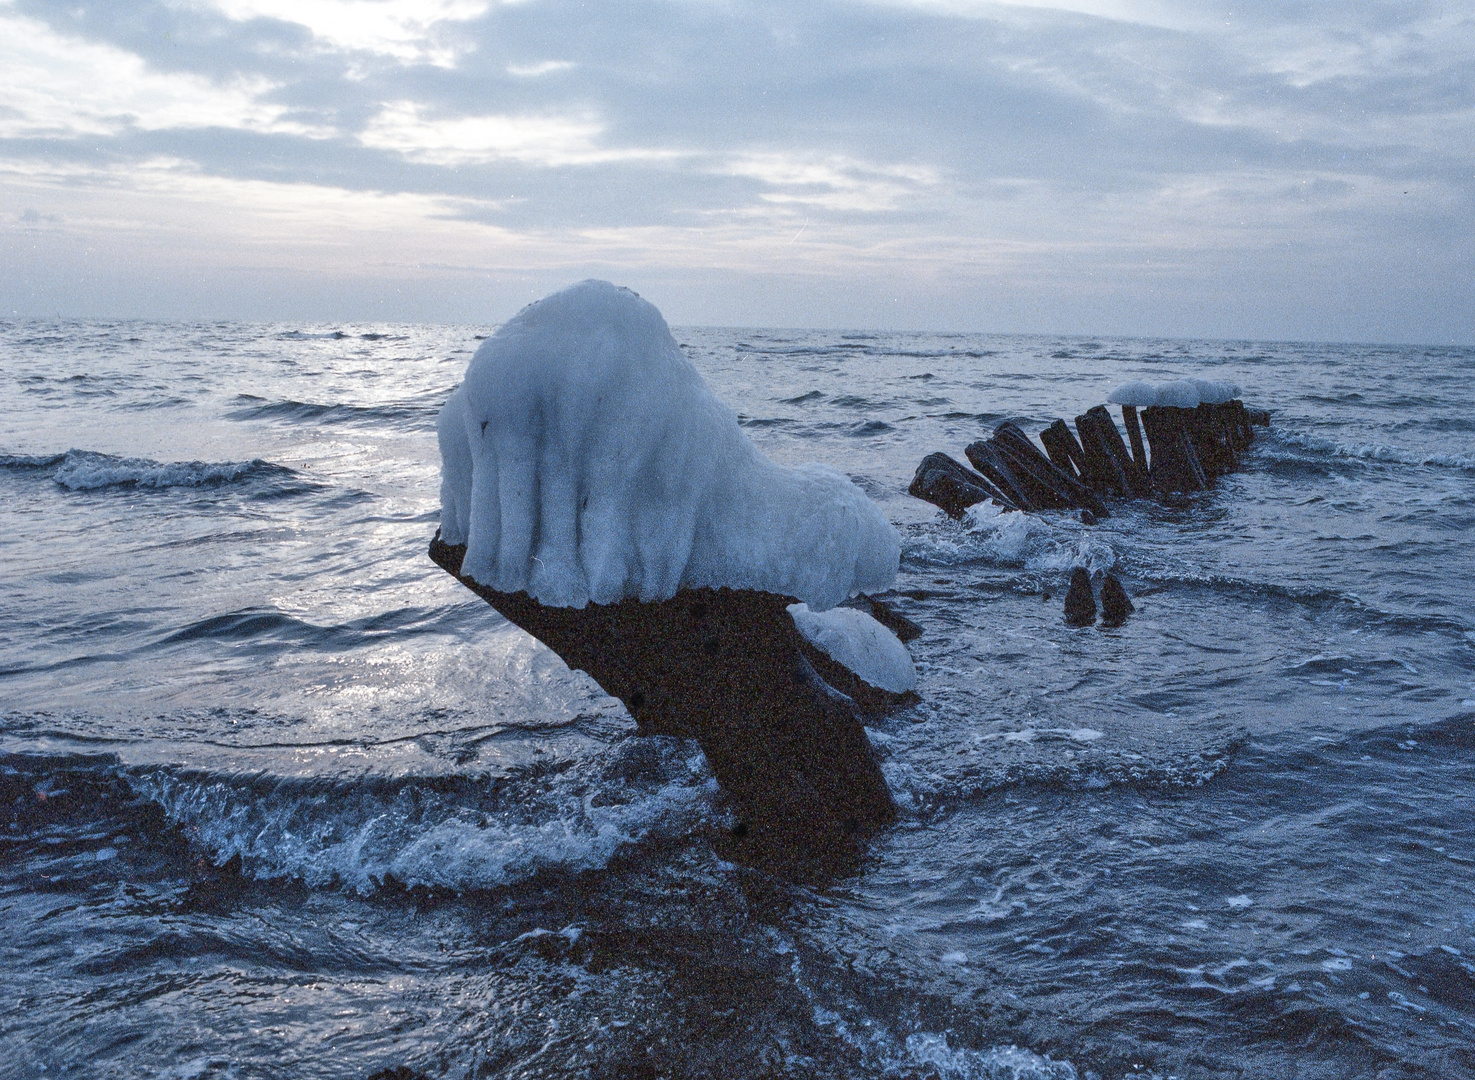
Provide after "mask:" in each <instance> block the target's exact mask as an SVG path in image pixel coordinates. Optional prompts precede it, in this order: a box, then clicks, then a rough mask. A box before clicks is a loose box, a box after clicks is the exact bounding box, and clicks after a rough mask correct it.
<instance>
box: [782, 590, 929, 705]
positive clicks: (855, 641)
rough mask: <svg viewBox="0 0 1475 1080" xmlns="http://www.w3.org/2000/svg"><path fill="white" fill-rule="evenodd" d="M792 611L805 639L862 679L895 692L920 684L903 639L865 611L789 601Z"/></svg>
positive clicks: (910, 688)
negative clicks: (812, 606) (818, 607)
mask: <svg viewBox="0 0 1475 1080" xmlns="http://www.w3.org/2000/svg"><path fill="white" fill-rule="evenodd" d="M789 614H790V615H792V616H793V617H794V625H795V626H796V627H798V628H799V633H800V634H801V635H803V637H804V640H805V641H808V642H809V643H810V644H811V645H813V646H814V647H815V648H817V649H819V650H820V651H822V652H824V653H825V654H826V655H827V656H829V657H830V658H831V659H833V660H834V661H836V662H837V663H840V664H843V665H845V666H846V667H847V668H849V669H850V670H851V671H853V672H855V674H856V675H858V676H860V678H861V679H863V680H864V681H866V682H868V683H870V684H871V685H872V686H879V687H880V688H881V689H882V690H889V691H891V693H893V694H904V693H906V692H907V691H908V690H915V689H916V688H917V668H916V666H915V665H914V664H913V663H912V657H911V654H910V653H909V652H907V647H906V646H905V645H903V644H902V643H901V640H900V639H899V638H898V637H897V636H896V635H895V634H893V633H892V632H891V631H890V630H888V629H886V627H884V626H882V625H881V624H880V623H879V622H877V621H876V620H875V619H873V618H871V617H870V616H869V615H867V614H866V613H865V612H863V611H856V610H855V609H854V608H831V609H830V610H829V611H813V610H811V609H810V607H809V605H808V604H802V603H801V604H790V605H789Z"/></svg>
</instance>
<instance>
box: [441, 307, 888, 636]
mask: <svg viewBox="0 0 1475 1080" xmlns="http://www.w3.org/2000/svg"><path fill="white" fill-rule="evenodd" d="M440 449H441V458H442V480H441V535H442V538H443V540H444V541H445V542H446V543H447V544H452V545H463V544H464V545H465V548H466V555H465V559H464V561H463V563H462V570H461V572H462V574H464V575H465V576H467V577H470V578H472V579H474V580H475V581H477V582H479V583H481V584H483V585H485V586H487V587H489V588H491V589H494V590H497V591H499V592H504V593H512V592H520V591H525V592H527V593H528V594H529V595H531V596H532V597H533V598H534V599H536V600H538V601H539V602H540V603H542V604H545V605H549V606H554V607H575V608H580V607H583V606H584V605H585V604H587V603H591V602H592V603H596V604H610V603H615V602H617V601H620V600H622V599H625V598H638V599H641V600H665V599H668V598H670V597H672V596H674V595H675V594H676V592H677V590H679V589H683V588H700V587H721V586H728V587H731V588H737V589H753V590H759V591H764V592H769V593H776V594H779V595H782V596H792V597H795V598H797V599H799V600H801V601H804V602H806V603H808V605H809V606H810V607H811V608H813V609H815V610H824V609H826V608H830V607H833V606H834V605H836V604H838V603H839V602H841V601H842V600H844V599H845V598H846V597H848V596H851V595H854V594H855V593H857V592H861V591H875V590H883V589H886V588H888V587H889V586H890V585H891V583H892V581H893V580H894V578H895V575H896V570H897V563H898V559H899V556H900V542H899V539H898V537H897V534H896V530H895V529H894V528H893V527H892V526H891V524H890V523H889V522H888V521H887V520H886V518H885V517H884V516H883V515H882V513H881V511H880V509H879V508H878V507H877V506H876V505H875V504H874V503H872V502H871V500H870V499H868V498H867V497H866V496H865V495H864V494H863V493H862V492H861V491H860V489H859V488H857V487H856V486H855V485H854V484H853V483H851V481H850V480H849V479H848V478H847V477H845V476H844V475H843V474H841V473H839V472H837V471H836V470H834V469H831V468H828V467H826V466H822V465H799V466H783V465H777V464H775V463H773V462H771V461H769V460H768V459H767V458H765V457H764V456H763V455H762V454H761V453H760V452H759V451H758V448H757V447H756V446H754V445H753V443H752V442H751V440H749V439H748V437H747V435H746V434H745V433H744V432H743V430H742V429H741V428H740V427H739V426H738V422H737V416H736V414H734V413H733V411H732V410H731V409H729V408H728V407H727V406H725V405H723V404H722V403H721V402H720V401H718V400H717V398H716V397H715V396H714V395H713V394H712V392H711V391H710V390H709V389H708V388H707V385H706V383H705V382H704V381H703V380H702V377H701V375H700V374H699V373H698V372H697V370H696V368H695V367H694V366H693V365H692V363H691V361H690V360H688V359H687V357H686V356H685V354H683V353H682V351H681V349H680V348H679V347H678V346H677V344H676V342H675V340H674V339H673V338H672V337H671V333H670V330H669V329H668V328H667V326H666V322H665V320H664V319H663V318H662V317H661V314H660V312H659V311H657V310H656V309H655V307H654V306H653V305H651V304H650V303H648V302H646V301H644V300H642V299H640V297H638V296H636V295H635V294H634V293H633V292H630V291H629V290H628V289H622V288H618V287H616V286H614V285H611V284H609V283H608V282H604V281H584V282H581V283H580V284H578V285H574V286H572V287H570V288H567V289H564V290H563V291H562V292H558V293H554V294H553V295H552V296H549V297H546V298H544V299H543V300H540V301H538V302H537V303H534V304H530V305H529V306H528V307H526V308H524V309H523V310H522V311H521V312H519V313H518V314H517V315H516V316H515V317H514V318H513V319H511V320H510V321H508V322H507V323H506V324H505V325H504V326H502V328H501V329H499V330H498V331H497V332H496V333H495V334H494V335H493V336H491V337H490V338H488V339H487V340H486V341H485V342H484V343H483V344H482V346H481V347H480V348H479V349H478V350H477V351H476V355H475V356H473V357H472V360H471V365H470V367H469V368H468V370H467V372H466V379H465V382H464V383H463V384H462V386H461V387H460V389H458V390H457V391H456V392H455V393H454V394H453V395H452V396H451V399H450V400H449V401H448V402H447V403H446V406H445V408H444V410H443V411H442V412H441V417H440Z"/></svg>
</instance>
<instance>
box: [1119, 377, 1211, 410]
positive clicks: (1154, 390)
mask: <svg viewBox="0 0 1475 1080" xmlns="http://www.w3.org/2000/svg"><path fill="white" fill-rule="evenodd" d="M1239 393H1240V389H1239V387H1238V386H1235V385H1234V384H1233V383H1221V382H1212V381H1210V380H1208V379H1175V380H1174V381H1172V382H1166V383H1159V384H1158V385H1156V386H1154V385H1153V384H1152V383H1149V382H1140V381H1139V382H1129V383H1125V384H1124V385H1122V386H1118V387H1117V388H1116V389H1115V390H1113V391H1112V392H1111V396H1110V397H1109V398H1107V399H1106V400H1107V401H1109V402H1111V403H1112V404H1113V405H1133V406H1136V407H1137V408H1139V409H1145V408H1151V407H1152V406H1154V405H1166V406H1174V407H1177V408H1180V409H1191V408H1193V407H1194V406H1196V405H1200V404H1205V405H1222V404H1224V402H1226V401H1233V400H1234V399H1235V398H1237V397H1239Z"/></svg>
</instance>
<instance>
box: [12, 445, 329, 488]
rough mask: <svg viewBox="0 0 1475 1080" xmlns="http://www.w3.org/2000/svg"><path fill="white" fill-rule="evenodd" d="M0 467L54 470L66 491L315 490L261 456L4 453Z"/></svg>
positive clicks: (90, 452) (295, 472)
mask: <svg viewBox="0 0 1475 1080" xmlns="http://www.w3.org/2000/svg"><path fill="white" fill-rule="evenodd" d="M0 469H3V470H5V471H8V472H15V473H21V474H25V473H30V472H44V471H47V470H50V471H51V478H52V480H54V481H55V482H56V483H57V485H59V486H60V487H63V488H65V489H66V490H68V491H101V490H104V489H106V488H128V489H142V490H154V491H159V490H163V489H165V488H202V487H204V488H213V487H223V486H226V485H234V484H244V485H250V486H253V487H255V488H256V489H257V490H256V494H257V495H258V496H261V497H269V498H270V497H281V496H285V495H295V494H300V493H302V492H306V491H311V490H315V489H316V488H317V487H318V485H317V484H314V483H312V482H311V481H308V480H305V479H303V478H302V476H301V475H300V474H299V473H298V472H297V471H296V470H294V469H289V468H287V467H286V466H285V465H276V464H273V463H272V462H270V461H263V460H262V459H261V458H253V459H251V460H250V461H153V460H151V459H149V458H130V457H120V456H118V455H116V454H102V453H97V452H96V451H92V450H75V449H74V450H68V451H67V452H66V453H65V454H5V455H0Z"/></svg>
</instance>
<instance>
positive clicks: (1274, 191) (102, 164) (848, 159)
mask: <svg viewBox="0 0 1475 1080" xmlns="http://www.w3.org/2000/svg"><path fill="white" fill-rule="evenodd" d="M1472 256H1475V8H1472V7H1471V6H1470V5H1465V4H1436V3H1430V4H1420V3H1417V2H1413V3H1408V2H1404V3H1397V4H1394V3H1386V4H1384V3H1356V2H1353V3H1346V4H1341V5H1326V4H1319V3H1269V2H1263V3H1247V4H1238V3H1237V4H1233V5H1229V4H1215V3H1204V4H1166V3H1150V2H1143V3H1136V2H1130V0H1122V2H1114V0H1080V2H1069V0H1067V2H1064V3H1049V2H1045V0H1040V2H1029V3H1013V4H1000V3H974V2H969V0H952V2H949V0H936V2H929V0H916V2H891V3H888V2H872V3H861V2H851V3H840V2H836V3H813V4H798V5H796V4H793V3H782V4H781V3H774V4H762V3H742V2H731V3H719V2H706V0H670V2H646V0H630V2H621V3H601V2H590V3H587V4H586V3H576V2H561V0H551V2H544V0H525V2H521V3H495V2H491V0H414V2H410V0H213V2H185V0H160V2H148V0H140V2H137V3H118V2H116V0H112V2H94V0H67V2H66V3H60V2H57V3H50V2H45V0H0V260H3V262H4V265H5V270H4V272H3V277H0V310H3V311H6V312H14V313H16V314H21V315H35V314H41V315H47V314H53V313H61V314H82V315H137V316H146V317H175V318H196V317H200V318H205V317H209V318H214V317H231V318H316V319H325V320H340V319H364V318H384V319H432V320H434V319H450V320H464V321H472V322H492V321H497V320H500V319H502V318H505V317H506V316H507V315H508V314H510V313H511V312H512V311H514V310H515V309H516V308H517V307H518V306H519V305H520V304H522V303H524V302H526V301H527V300H529V299H533V298H535V297H536V296H538V295H541V294H543V293H544V292H547V291H548V290H550V289H552V288H554V287H557V286H558V285H560V284H563V283H567V282H569V281H573V280H577V279H579V278H582V277H587V276H591V275H593V276H600V277H608V278H610V279H612V280H614V281H617V282H620V283H624V284H628V285H631V286H632V287H634V288H636V289H637V290H638V291H640V292H641V293H642V294H645V295H648V296H650V297H651V298H652V299H654V300H655V301H656V303H657V304H659V305H660V306H661V307H662V309H663V310H664V311H665V312H666V314H667V316H668V318H670V319H671V320H672V321H673V322H678V323H707V324H741V325H790V326H889V327H917V328H939V329H942V328H956V329H979V330H1038V331H1058V332H1088V333H1113V332H1120V333H1139V334H1178V335H1184V334H1186V335H1204V336H1220V337H1226V336H1227V337H1273V338H1287V337H1290V338H1330V339H1341V340H1398V341H1428V342H1449V341H1458V342H1466V343H1469V342H1475V285H1472V269H1475V258H1472Z"/></svg>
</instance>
